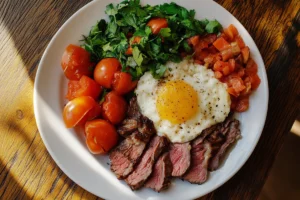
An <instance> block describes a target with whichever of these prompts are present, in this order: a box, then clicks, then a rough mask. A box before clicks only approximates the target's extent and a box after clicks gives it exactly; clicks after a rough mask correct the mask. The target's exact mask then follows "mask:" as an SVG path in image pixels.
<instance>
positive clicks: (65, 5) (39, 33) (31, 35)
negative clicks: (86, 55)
mask: <svg viewBox="0 0 300 200" xmlns="http://www.w3.org/2000/svg"><path fill="white" fill-rule="evenodd" d="M90 1H91V0H78V1H73V0H60V1H56V0H47V1H44V0H35V1H33V0H22V1H21V0H1V1H0V27H3V26H4V29H6V30H7V31H8V32H9V34H10V36H11V38H12V40H13V42H14V44H15V48H16V50H17V51H18V54H19V55H20V56H21V58H22V61H23V63H24V65H25V66H26V69H27V72H28V76H29V77H30V79H31V80H32V81H34V78H35V73H36V69H37V66H38V64H39V61H40V58H41V56H42V54H43V52H44V50H45V48H46V46H47V45H48V43H49V42H50V40H51V38H52V37H53V35H54V34H55V33H56V32H57V30H58V29H59V28H60V27H61V26H62V24H63V23H64V22H65V21H66V20H67V19H68V18H69V17H70V16H71V15H72V14H73V13H75V12H76V11H77V10H78V9H79V8H81V7H83V6H84V5H86V4H87V3H88V2H90ZM45 11H47V14H45ZM3 39H4V38H3ZM5 39H7V40H8V39H10V38H5ZM4 42H5V41H4Z"/></svg>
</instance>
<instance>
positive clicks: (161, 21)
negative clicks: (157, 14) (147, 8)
mask: <svg viewBox="0 0 300 200" xmlns="http://www.w3.org/2000/svg"><path fill="white" fill-rule="evenodd" d="M147 26H149V27H150V28H151V31H152V33H153V34H154V35H157V34H158V33H159V31H160V29H162V28H167V27H168V21H167V20H166V19H165V18H153V19H150V21H149V22H148V23H147Z"/></svg>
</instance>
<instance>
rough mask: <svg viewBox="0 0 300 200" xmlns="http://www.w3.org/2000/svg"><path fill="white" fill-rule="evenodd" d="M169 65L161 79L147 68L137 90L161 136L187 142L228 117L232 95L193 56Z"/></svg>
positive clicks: (143, 106)
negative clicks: (196, 62)
mask: <svg viewBox="0 0 300 200" xmlns="http://www.w3.org/2000/svg"><path fill="white" fill-rule="evenodd" d="M166 67H167V71H166V73H165V75H164V77H163V78H162V79H159V80H157V79H155V78H153V76H152V75H151V73H149V72H146V73H145V74H144V75H143V76H142V77H141V79H140V80H139V82H138V86H137V88H136V90H135V93H136V95H137V102H138V105H139V107H140V109H141V113H142V114H143V115H144V116H146V117H148V118H149V119H151V120H152V121H153V123H154V126H155V128H156V131H157V134H158V135H159V136H165V137H167V138H169V140H170V141H171V142H173V143H175V142H178V143H183V142H188V141H191V140H193V139H195V138H196V137H197V136H199V135H200V134H201V132H202V131H203V130H204V129H206V128H209V127H211V126H212V125H214V124H217V123H220V122H223V121H224V120H225V118H226V117H227V116H228V114H229V112H230V104H231V101H230V95H229V94H228V92H227V86H226V84H224V83H222V82H220V81H219V80H218V79H216V78H215V77H214V72H213V71H212V70H210V69H207V68H206V67H205V66H201V65H198V64H195V63H193V61H192V60H183V61H182V62H180V63H173V62H169V63H167V65H166Z"/></svg>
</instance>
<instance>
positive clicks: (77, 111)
mask: <svg viewBox="0 0 300 200" xmlns="http://www.w3.org/2000/svg"><path fill="white" fill-rule="evenodd" d="M95 104H96V102H95V100H94V99H93V98H92V97H89V96H82V97H77V98H75V99H73V100H72V101H69V102H68V103H67V105H66V106H65V108H64V111H63V118H64V122H65V125H66V127H67V128H71V127H74V126H76V125H77V124H78V123H79V122H81V120H82V119H83V118H84V116H85V115H86V114H87V113H88V112H89V111H90V110H91V109H92V108H93V107H94V106H95Z"/></svg>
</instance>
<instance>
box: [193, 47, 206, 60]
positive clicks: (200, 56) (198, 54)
mask: <svg viewBox="0 0 300 200" xmlns="http://www.w3.org/2000/svg"><path fill="white" fill-rule="evenodd" d="M208 55H209V53H208V51H207V50H206V49H203V50H197V51H196V52H195V57H196V59H197V60H201V61H203V60H204V59H205V58H206V57H207V56H208Z"/></svg>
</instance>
